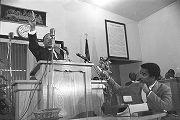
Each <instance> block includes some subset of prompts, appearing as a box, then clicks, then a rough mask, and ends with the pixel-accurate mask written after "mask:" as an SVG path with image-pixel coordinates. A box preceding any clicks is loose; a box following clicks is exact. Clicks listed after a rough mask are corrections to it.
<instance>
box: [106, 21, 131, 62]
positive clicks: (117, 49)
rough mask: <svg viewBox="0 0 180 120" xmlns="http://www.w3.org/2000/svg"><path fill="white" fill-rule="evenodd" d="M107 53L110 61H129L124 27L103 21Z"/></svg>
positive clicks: (122, 24)
mask: <svg viewBox="0 0 180 120" xmlns="http://www.w3.org/2000/svg"><path fill="white" fill-rule="evenodd" d="M105 28H106V40H107V52H108V58H110V59H117V60H118V59H127V60H128V59H129V53H128V43H127V35H126V25H125V24H124V23H119V22H114V21H110V20H105Z"/></svg>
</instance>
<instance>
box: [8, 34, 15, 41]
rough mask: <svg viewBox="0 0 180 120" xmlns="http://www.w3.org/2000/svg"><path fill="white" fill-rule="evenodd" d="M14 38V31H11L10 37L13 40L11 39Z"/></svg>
mask: <svg viewBox="0 0 180 120" xmlns="http://www.w3.org/2000/svg"><path fill="white" fill-rule="evenodd" d="M13 38H14V33H13V32H10V33H9V39H10V40H11V39H13Z"/></svg>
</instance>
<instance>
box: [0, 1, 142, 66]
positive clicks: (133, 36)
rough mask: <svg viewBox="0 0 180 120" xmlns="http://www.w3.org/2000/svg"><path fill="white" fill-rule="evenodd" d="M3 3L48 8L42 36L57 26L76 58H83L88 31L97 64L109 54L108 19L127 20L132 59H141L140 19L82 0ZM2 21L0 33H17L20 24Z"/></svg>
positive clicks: (61, 37)
mask: <svg viewBox="0 0 180 120" xmlns="http://www.w3.org/2000/svg"><path fill="white" fill-rule="evenodd" d="M2 4H7V5H11V6H16V7H20V8H26V9H33V10H39V11H45V12H47V26H48V27H38V28H37V32H38V38H42V37H43V35H44V34H45V33H47V32H49V29H50V28H53V27H54V28H55V30H56V39H57V40H63V41H64V42H65V45H66V46H67V47H68V48H69V51H70V59H72V60H73V61H75V62H83V61H82V60H81V59H80V58H78V57H77V56H76V55H75V54H76V53H77V52H79V53H82V54H84V47H85V35H84V34H85V33H88V44H89V49H90V55H91V60H92V62H93V63H95V64H97V62H98V60H99V57H100V56H102V57H104V56H105V57H106V56H107V48H106V47H107V45H106V33H105V19H109V20H112V21H116V22H121V23H125V24H126V28H127V38H128V46H129V55H130V59H133V60H141V51H140V43H139V33H138V32H139V31H138V24H137V22H134V21H132V20H129V19H126V18H124V17H121V16H119V15H117V14H113V13H111V12H108V11H105V10H103V9H100V8H97V7H95V6H92V5H89V4H87V3H84V2H80V1H78V0H2ZM0 25H1V27H0V34H8V33H9V32H14V33H16V29H17V27H18V26H19V25H20V24H17V23H9V22H0Z"/></svg>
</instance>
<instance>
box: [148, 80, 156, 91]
mask: <svg viewBox="0 0 180 120" xmlns="http://www.w3.org/2000/svg"><path fill="white" fill-rule="evenodd" d="M156 83H157V80H156V81H155V82H154V83H153V84H152V85H150V86H149V90H152V88H153V87H154V85H155V84H156Z"/></svg>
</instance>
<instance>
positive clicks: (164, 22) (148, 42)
mask: <svg viewBox="0 0 180 120" xmlns="http://www.w3.org/2000/svg"><path fill="white" fill-rule="evenodd" d="M139 30H140V43H141V51H142V61H144V62H156V63H157V64H159V65H160V67H161V70H162V75H163V76H164V74H165V73H166V72H167V71H168V70H169V69H170V68H173V69H176V68H177V67H180V1H177V2H175V3H173V4H171V5H170V6H168V7H166V8H163V9H162V10H160V11H158V12H157V13H155V14H153V15H151V16H149V17H148V18H147V19H144V20H142V21H140V22H139Z"/></svg>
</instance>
